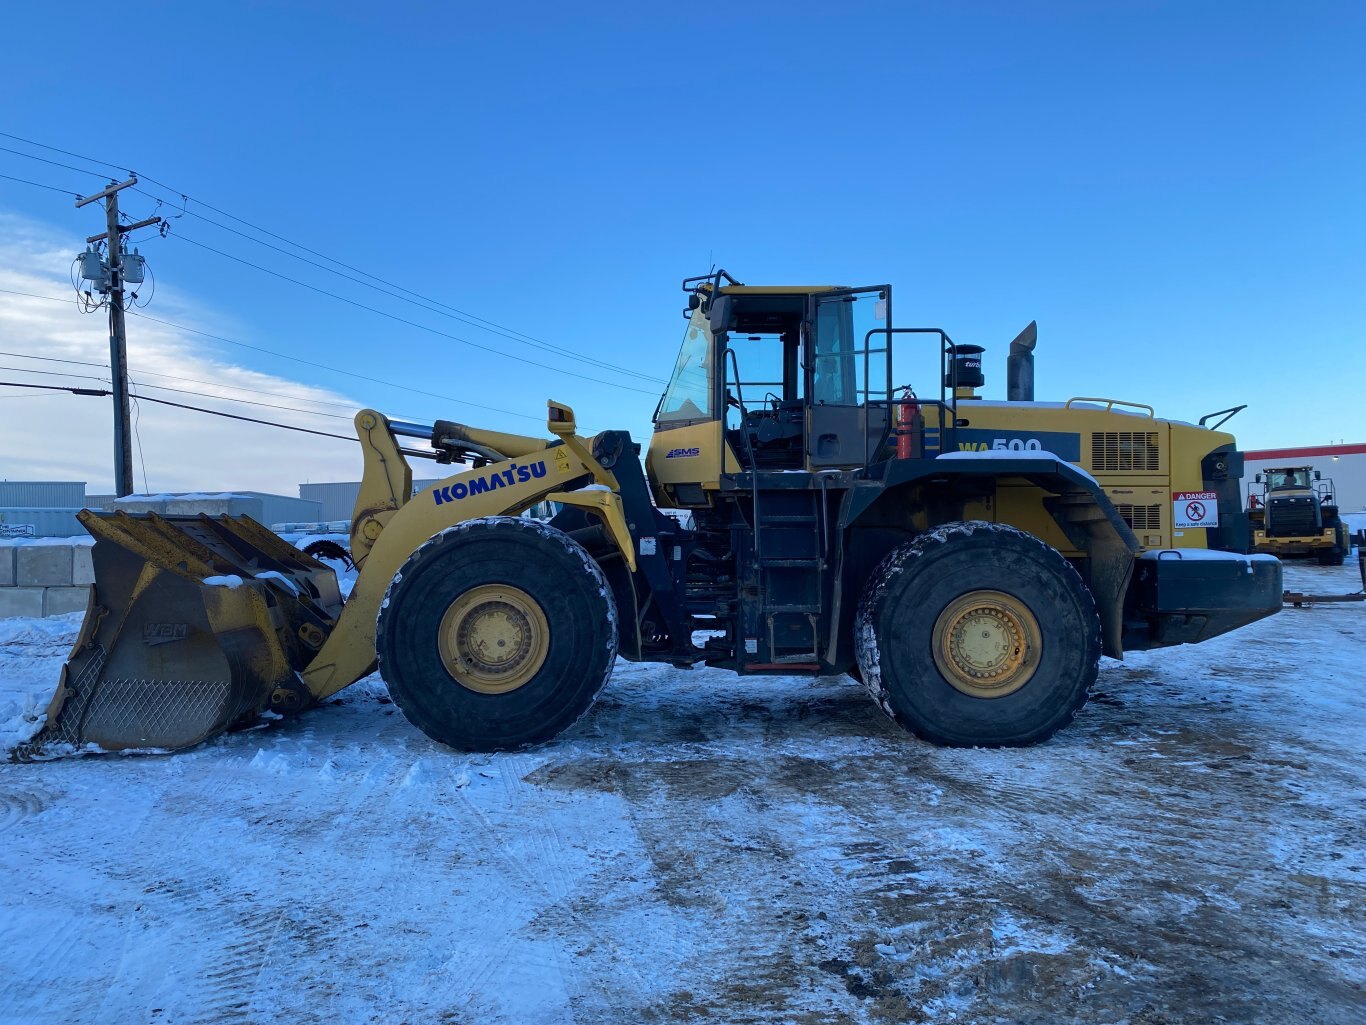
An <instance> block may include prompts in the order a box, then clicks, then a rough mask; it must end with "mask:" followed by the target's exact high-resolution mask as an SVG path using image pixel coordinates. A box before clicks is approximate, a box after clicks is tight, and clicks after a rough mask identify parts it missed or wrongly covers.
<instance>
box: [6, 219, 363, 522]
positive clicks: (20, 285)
mask: <svg viewBox="0 0 1366 1025" xmlns="http://www.w3.org/2000/svg"><path fill="white" fill-rule="evenodd" d="M83 244H84V243H83V242H82V241H81V240H79V239H74V238H64V237H61V236H60V235H58V233H56V232H54V231H51V230H49V229H47V228H45V227H44V226H42V225H39V224H35V223H34V222H32V221H27V220H24V219H22V218H18V217H14V216H11V215H7V214H3V213H0V289H7V290H10V291H13V292H27V293H31V294H33V295H39V296H57V297H62V298H66V297H68V296H72V294H73V293H72V290H71V284H70V278H69V268H70V264H71V260H72V258H73V257H74V256H75V254H76V252H78V251H79V250H80V248H82V246H83ZM148 313H149V314H152V315H154V316H157V317H159V318H161V319H165V320H170V321H175V322H177V323H180V324H185V325H186V326H189V327H193V328H197V329H199V330H203V331H208V332H210V333H214V334H219V335H224V336H228V335H231V334H233V333H234V332H233V329H229V328H225V327H224V326H223V324H222V323H221V322H219V321H218V320H217V319H215V318H213V317H212V316H211V315H209V314H206V313H204V312H203V311H202V310H201V309H200V308H198V307H195V306H193V305H190V304H187V303H184V302H182V301H178V297H177V296H176V295H175V294H174V291H173V290H170V289H166V288H165V286H164V285H163V288H162V292H161V294H160V295H158V296H157V298H156V303H155V304H154V307H153V308H151V309H149V310H148ZM266 344H267V345H268V344H269V343H266ZM215 345H216V343H213V342H211V341H208V340H204V339H202V338H199V337H198V336H196V335H194V334H191V333H188V332H185V331H181V330H178V329H175V328H170V327H166V326H164V325H162V324H156V323H153V322H151V321H148V320H145V319H141V318H138V317H133V316H130V317H129V318H128V363H129V368H130V377H131V378H132V380H133V381H134V382H135V386H134V389H133V390H134V391H139V390H142V391H144V393H145V394H146V395H148V396H155V397H157V398H162V399H166V400H168V401H172V402H181V403H184V404H186V405H194V406H205V407H210V408H214V409H221V410H224V411H228V412H232V413H236V414H239V415H242V416H251V417H257V418H259V419H262V420H270V421H274V422H277V423H284V424H293V425H297V426H301V427H308V428H311V429H314V430H321V431H326V432H329V433H333V434H340V435H344V436H346V437H348V438H350V437H352V436H353V433H354V430H353V427H352V424H351V419H350V418H351V416H352V415H353V414H354V412H355V411H356V410H358V409H360V408H362V406H363V405H364V404H363V403H358V402H355V401H354V400H352V399H351V398H350V397H349V396H347V395H344V394H341V393H338V392H335V391H332V390H330V389H326V388H321V387H318V386H316V385H311V384H306V383H303V382H300V381H295V380H291V379H289V378H285V377H278V376H274V375H271V374H266V373H261V372H259V371H255V370H251V369H248V368H246V367H243V366H240V365H238V364H235V363H233V362H232V361H231V360H230V359H227V358H225V357H224V356H223V355H222V354H221V353H219V352H217V351H216V350H215V348H214V346H215ZM0 351H3V352H7V353H23V354H27V355H30V356H42V357H48V358H49V359H64V360H78V361H84V362H89V363H98V364H103V365H105V366H106V367H107V365H108V362H109V333H108V317H107V314H106V313H105V312H104V311H100V312H98V313H91V314H82V313H80V312H79V311H78V309H77V308H76V306H75V305H74V304H65V303H56V302H50V301H47V300H45V299H31V298H24V297H22V296H17V295H10V294H5V293H3V292H0ZM0 367H4V368H7V369H2V370H0V380H5V381H25V382H31V383H34V384H70V385H73V386H78V387H90V388H103V387H107V384H105V383H101V382H99V381H93V380H82V379H81V377H79V376H72V375H86V376H92V377H99V378H102V379H103V381H105V382H107V380H108V372H107V370H102V369H100V368H97V367H88V366H78V365H69V364H61V363H52V362H41V361H38V360H32V359H21V358H16V357H14V356H0ZM12 368H23V369H24V370H28V371H42V372H43V373H41V374H36V373H25V372H21V370H19V369H12ZM53 374H57V375H59V376H51V375H53ZM154 375H169V376H154ZM173 377H174V378H184V379H186V380H185V381H176V380H171V379H170V378H173ZM188 381H192V382H210V383H208V384H205V383H187V382H188ZM153 386H161V387H163V388H177V389H185V390H187V391H192V392H196V393H200V394H195V395H186V394H177V393H176V392H172V391H164V390H158V389H157V388H156V387H153ZM272 393H275V394H272ZM228 399H236V400H242V399H250V400H253V401H256V402H261V403H268V404H273V405H279V406H291V407H297V408H300V409H315V410H317V411H319V412H325V413H328V414H333V415H335V416H339V417H342V419H334V418H332V417H330V416H311V415H302V414H299V413H296V412H291V411H288V410H284V409H271V408H267V407H266V406H252V405H243V404H240V401H239V402H233V401H227V400H228ZM328 403H335V405H329V404H328ZM138 405H139V407H140V409H139V411H138V412H136V413H135V421H136V423H137V432H136V435H135V437H134V451H133V473H134V480H135V482H136V485H137V488H138V490H143V488H144V480H143V466H144V464H145V466H146V487H147V488H148V489H150V490H152V491H190V490H208V491H223V490H231V489H238V490H258V491H270V492H275V493H278V494H285V495H294V494H297V485H298V484H299V483H300V482H302V481H306V480H313V481H320V480H355V479H357V478H358V477H359V475H360V470H361V461H360V449H359V446H357V445H356V444H354V443H349V442H347V441H338V440H334V439H331V438H319V437H314V436H312V435H307V434H300V433H297V432H293V431H282V430H279V429H277V428H272V427H266V426H261V425H257V424H249V423H243V422H240V421H236V420H229V419H225V418H222V417H215V416H209V415H206V414H204V413H198V412H191V411H189V410H182V409H174V408H171V407H168V406H163V405H157V404H154V403H151V402H142V403H139V404H138ZM0 424H3V428H0V477H3V478H5V479H9V480H84V481H86V482H88V485H89V487H88V490H89V491H90V492H91V493H99V492H108V491H112V490H113V406H112V399H109V398H94V397H89V396H75V395H71V394H68V393H64V392H47V393H31V392H24V391H23V390H22V389H18V388H9V387H4V388H0Z"/></svg>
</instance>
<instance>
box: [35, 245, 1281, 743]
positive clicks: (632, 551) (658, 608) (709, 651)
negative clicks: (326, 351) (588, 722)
mask: <svg viewBox="0 0 1366 1025" xmlns="http://www.w3.org/2000/svg"><path fill="white" fill-rule="evenodd" d="M683 288H684V292H685V293H686V295H687V300H688V308H687V309H686V310H685V311H684V315H685V317H686V320H687V323H686V326H685V329H684V339H683V344H682V347H681V349H680V351H679V354H678V359H677V363H676V365H675V367H674V371H673V375H672V378H671V380H670V382H669V384H668V387H667V389H666V391H665V393H664V395H663V396H662V398H661V399H660V402H659V405H658V407H657V409H656V413H655V417H654V421H655V432H654V435H653V438H652V440H651V442H650V445H649V449H648V453H647V455H646V459H645V467H646V469H647V471H648V472H644V471H643V470H642V465H641V460H640V459H639V446H637V445H636V444H635V443H634V442H633V441H632V439H631V438H630V437H629V436H628V435H627V434H626V433H624V432H621V431H604V432H602V433H600V434H598V435H596V436H594V437H592V438H585V437H581V436H580V435H579V434H578V433H577V426H576V424H575V420H574V414H573V413H572V412H571V410H570V409H569V407H567V406H564V405H560V404H558V403H555V402H551V403H550V405H549V418H548V423H547V426H548V428H549V432H550V434H551V435H552V436H553V440H550V441H546V440H543V439H539V438H533V437H523V436H519V435H511V434H500V433H496V432H492V431H484V430H478V429H475V428H471V427H466V426H462V425H460V424H456V423H450V422H446V421H438V422H437V423H434V424H421V425H419V424H411V423H405V422H401V421H397V420H391V419H388V418H386V417H384V416H383V415H381V414H380V413H377V412H375V411H373V410H363V411H361V412H360V413H359V414H358V415H357V416H356V421H355V422H356V430H357V434H358V436H359V439H360V441H361V444H362V451H363V453H364V464H365V469H364V480H363V483H362V486H361V490H360V495H359V498H358V500H357V503H356V508H355V513H354V517H353V520H352V524H351V555H352V557H353V558H354V560H355V564H356V566H357V567H358V570H359V575H358V577H357V579H356V583H355V587H354V589H353V591H352V592H351V594H350V596H349V597H348V598H347V599H346V601H345V602H343V601H342V600H341V597H340V595H339V593H338V588H337V584H336V580H335V577H334V575H333V574H332V572H331V571H330V570H328V569H327V568H325V567H324V566H323V565H322V564H321V563H319V562H317V561H316V560H314V559H312V558H311V557H309V556H307V555H305V554H304V553H302V552H298V551H295V550H294V549H293V548H291V547H290V546H288V545H287V544H285V543H284V542H282V541H281V540H280V539H278V538H276V537H275V536H274V535H271V534H270V533H269V532H267V531H265V530H264V529H263V528H261V527H260V526H259V525H258V524H255V523H254V522H252V521H250V520H248V519H245V518H222V519H217V518H210V517H198V518H185V519H173V518H162V517H158V516H156V515H153V514H147V515H144V516H129V515H126V514H122V513H115V514H113V515H111V516H105V515H97V514H94V513H90V512H85V513H83V514H82V522H83V523H84V524H85V525H86V527H87V528H88V529H89V530H90V532H91V533H92V534H93V535H94V536H95V537H96V539H97V540H96V544H95V549H94V561H95V571H96V584H95V586H94V588H93V591H92V598H91V603H90V608H89V611H88V613H87V616H86V620H85V623H84V625H83V628H82V630H81V633H80V636H79V639H78V641H77V644H76V646H75V649H74V650H73V652H72V655H71V658H70V661H69V662H68V663H67V665H66V666H65V668H64V670H63V673H62V679H61V683H60V685H59V687H58V691H57V694H56V695H55V697H54V698H53V701H52V704H51V708H50V709H49V711H48V717H47V720H46V725H45V728H44V730H43V732H42V733H41V734H40V735H39V736H38V737H37V738H36V740H35V742H34V743H33V744H32V745H30V747H28V748H27V749H25V751H24V752H21V754H23V755H25V756H34V755H38V754H41V753H43V752H55V751H62V750H70V749H71V748H73V747H74V748H77V749H80V748H85V747H87V746H89V745H94V746H96V747H98V748H99V749H103V750H113V749H128V748H161V749H173V748H179V747H184V746H187V745H191V744H195V743H197V742H199V741H201V740H203V739H204V738H206V737H208V736H211V735H213V734H214V733H217V732H219V731H221V730H223V729H226V728H228V727H231V726H233V725H234V724H237V723H242V722H244V721H250V720H251V719H252V718H253V717H254V716H256V715H257V714H258V713H260V712H263V711H265V710H267V709H270V710H274V711H276V712H280V713H286V714H287V713H292V712H295V711H298V710H300V709H302V708H305V707H307V706H308V705H310V704H313V703H315V702H317V701H319V700H320V699H323V698H326V697H327V696H328V695H331V694H334V693H335V692H337V691H338V690H340V689H342V688H343V687H346V686H348V685H349V684H351V683H353V682H355V681H356V680H358V679H360V678H361V677H363V676H365V675H366V674H368V673H370V672H372V671H373V670H374V669H375V668H376V666H378V668H379V671H380V673H381V674H382V676H383V678H384V680H385V682H386V683H387V685H388V687H389V690H390V693H391V694H392V696H393V699H394V701H395V702H396V703H397V704H398V706H399V707H400V709H402V711H403V712H404V714H405V715H407V716H408V718H409V719H410V720H411V721H412V722H413V723H414V724H415V725H417V726H418V727H419V728H420V729H422V730H423V731H424V732H426V733H427V734H428V735H429V736H431V737H433V738H435V739H436V740H439V741H441V742H443V743H446V744H450V745H453V746H456V747H460V748H465V749H471V750H493V749H500V748H513V747H519V746H523V745H528V744H535V743H538V742H541V741H544V740H547V739H549V738H550V737H553V736H555V735H556V734H557V733H559V732H560V731H561V730H563V729H565V728H566V727H567V726H569V725H570V724H571V723H573V722H574V721H575V720H576V719H577V718H578V717H579V716H580V715H582V714H583V713H584V711H585V710H586V709H587V708H588V707H589V705H590V704H591V703H592V701H593V699H594V697H595V696H596V694H597V693H598V691H599V690H600V689H601V688H602V686H603V684H604V683H605V682H606V681H607V679H608V677H609V675H610V674H611V671H612V666H613V664H614V662H615V660H616V658H617V657H618V656H621V657H624V658H626V659H630V660H633V661H643V662H657V663H663V664H669V665H674V666H685V667H687V666H693V665H695V664H698V663H705V664H707V665H709V666H716V667H722V668H726V669H730V670H733V671H734V672H736V673H739V674H742V675H744V674H782V675H814V674H822V673H849V674H851V675H853V676H855V677H856V678H858V679H860V680H861V681H862V683H863V685H864V686H865V687H867V689H868V690H869V692H870V694H871V695H872V697H873V698H874V699H875V700H876V701H877V702H878V704H879V705H880V706H881V707H882V708H883V709H885V710H886V712H887V714H888V715H890V716H891V717H892V718H894V719H895V720H896V721H897V722H898V723H900V724H902V725H903V726H904V727H906V728H907V729H909V730H912V731H914V732H915V733H917V734H918V735H920V736H922V737H924V738H926V739H928V740H930V741H933V742H935V743H938V744H951V745H1018V744H1029V743H1034V742H1037V741H1040V740H1043V739H1045V738H1047V737H1049V736H1050V735H1052V734H1053V733H1054V732H1055V731H1056V730H1058V729H1059V728H1060V727H1062V726H1063V725H1065V724H1066V723H1067V722H1068V721H1069V720H1070V719H1071V718H1072V716H1073V715H1074V714H1075V712H1076V711H1077V709H1079V708H1080V707H1081V706H1082V704H1083V703H1084V702H1085V700H1086V697H1087V693H1088V691H1089V689H1090V687H1091V684H1092V682H1093V681H1094V680H1095V677H1096V672H1097V663H1098V660H1099V657H1100V655H1101V653H1102V652H1103V653H1105V654H1107V655H1110V656H1113V657H1116V658H1119V657H1121V656H1122V655H1123V653H1124V651H1125V650H1126V649H1142V648H1151V647H1157V646H1162V645H1169V644H1178V643H1186V642H1198V641H1203V640H1206V639H1208V638H1210V637H1214V636H1216V635H1218V634H1221V633H1224V632H1225V631H1228V630H1232V629H1235V628H1237V627H1239V626H1242V625H1244V624H1246V623H1250V622H1252V621H1254V620H1256V619H1259V618H1261V617H1263V616H1267V615H1270V614H1271V613H1273V612H1275V611H1277V610H1278V609H1279V608H1280V607H1281V590H1282V589H1281V575H1280V564H1279V563H1278V562H1277V561H1276V560H1275V559H1273V558H1269V557H1266V556H1246V555H1243V554H1241V553H1243V552H1246V551H1247V548H1248V529H1247V517H1246V515H1245V513H1244V512H1243V510H1242V509H1241V499H1240V493H1239V478H1240V477H1241V472H1242V456H1241V454H1240V453H1238V452H1237V451H1236V449H1235V446H1234V440H1233V438H1232V437H1231V436H1230V435H1228V434H1224V433H1221V432H1219V431H1217V430H1207V429H1204V428H1203V427H1192V426H1190V425H1183V424H1178V423H1173V422H1168V421H1164V420H1159V419H1156V418H1154V416H1153V413H1152V410H1151V409H1150V408H1148V407H1146V406H1143V407H1138V406H1133V405H1126V404H1123V403H1117V402H1115V401H1112V400H1073V401H1071V402H1068V403H1066V404H1065V405H1063V404H1057V403H1036V402H1034V401H1033V356H1032V349H1033V347H1034V335H1033V331H1032V325H1031V328H1030V329H1027V330H1026V332H1025V333H1023V334H1022V335H1021V336H1020V337H1019V338H1017V339H1016V340H1015V342H1014V343H1012V345H1011V355H1010V361H1009V365H1008V373H1009V379H1010V383H1009V388H1008V391H1009V399H1008V401H1006V402H988V401H986V400H983V399H980V398H978V397H977V393H976V391H975V389H976V388H977V387H978V386H980V385H981V384H982V381H983V376H982V371H981V355H980V353H981V351H982V350H981V348H980V347H977V346H956V345H954V344H953V342H952V341H951V340H950V339H949V338H948V336H947V335H945V334H944V332H943V331H940V330H938V329H929V328H897V327H893V326H892V325H893V321H892V291H891V288H890V287H889V286H887V285H877V286H872V287H867V288H836V287H830V286H809V287H792V286H781V287H751V286H745V285H741V284H740V283H738V282H736V281H735V280H734V279H733V278H731V277H730V276H729V275H728V274H726V273H725V272H724V271H720V272H717V273H715V274H711V275H707V276H704V277H700V278H689V279H687V280H686V281H685V282H684V284H683ZM894 350H904V351H907V352H911V353H920V354H928V356H929V357H930V359H931V370H930V372H931V373H932V374H936V375H938V380H937V381H935V382H933V384H937V386H938V398H936V399H927V398H919V397H917V396H916V394H915V391H914V389H913V388H912V387H910V384H916V383H918V384H920V385H921V386H922V390H928V389H926V388H925V385H926V383H927V382H926V381H925V380H924V379H923V377H922V378H921V379H920V380H918V381H911V382H906V381H905V380H902V381H900V382H898V381H897V380H896V379H895V376H894V374H899V373H900V371H899V370H898V369H896V367H897V363H895V362H894ZM1207 419H1208V418H1207ZM414 440H418V441H420V442H422V443H424V444H425V445H426V446H428V447H421V448H416V447H412V444H413V441H414ZM415 456H426V457H431V458H435V459H437V460H438V461H440V462H454V463H459V464H465V466H466V468H465V469H463V470H462V471H461V472H458V473H456V474H455V475H454V476H451V477H449V478H447V479H445V480H442V481H441V482H440V483H438V484H435V485H433V486H431V487H428V488H426V489H424V490H422V491H420V492H418V493H417V494H416V495H413V494H412V487H411V485H412V473H411V470H410V468H409V464H408V458H409V457H415ZM1191 496H1196V497H1191ZM546 500H549V501H551V502H554V503H557V504H558V506H559V509H560V511H559V512H558V514H557V515H556V516H555V517H554V519H553V520H551V521H550V522H549V523H542V522H537V521H533V520H529V519H524V518H520V517H519V516H518V515H517V514H518V513H519V512H521V511H522V510H525V509H527V508H529V507H530V506H531V505H532V504H533V503H537V502H542V501H546ZM663 510H667V512H666V511H663ZM1197 515H1198V520H1195V522H1197V523H1198V525H1192V523H1193V518H1194V517H1197Z"/></svg>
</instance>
